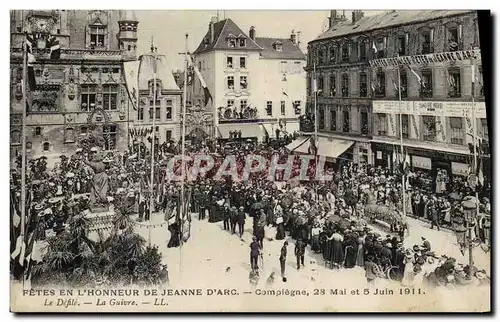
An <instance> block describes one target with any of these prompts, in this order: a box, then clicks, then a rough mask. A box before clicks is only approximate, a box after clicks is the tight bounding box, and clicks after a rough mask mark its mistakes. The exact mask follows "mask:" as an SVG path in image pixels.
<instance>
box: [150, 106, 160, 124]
mask: <svg viewBox="0 0 500 322" xmlns="http://www.w3.org/2000/svg"><path fill="white" fill-rule="evenodd" d="M153 110H156V113H155V114H156V115H155V120H156V121H159V120H160V119H161V115H160V110H161V109H160V105H159V104H157V105H156V106H155V107H150V108H149V120H150V121H152V120H153Z"/></svg>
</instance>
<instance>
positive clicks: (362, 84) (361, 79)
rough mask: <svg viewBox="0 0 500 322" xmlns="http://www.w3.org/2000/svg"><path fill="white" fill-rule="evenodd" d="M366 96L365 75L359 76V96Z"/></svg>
mask: <svg viewBox="0 0 500 322" xmlns="http://www.w3.org/2000/svg"><path fill="white" fill-rule="evenodd" d="M367 95H368V84H367V77H366V73H361V74H359V96H360V97H366V96H367Z"/></svg>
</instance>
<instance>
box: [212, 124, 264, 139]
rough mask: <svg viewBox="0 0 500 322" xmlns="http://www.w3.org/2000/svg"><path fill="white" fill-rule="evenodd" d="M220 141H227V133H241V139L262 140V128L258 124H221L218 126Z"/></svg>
mask: <svg viewBox="0 0 500 322" xmlns="http://www.w3.org/2000/svg"><path fill="white" fill-rule="evenodd" d="M218 130H219V134H220V137H221V138H222V139H229V132H231V131H236V132H238V131H241V138H258V139H260V138H262V136H263V128H262V126H261V125H260V124H255V123H253V124H221V125H219V126H218Z"/></svg>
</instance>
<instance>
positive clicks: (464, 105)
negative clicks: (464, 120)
mask: <svg viewBox="0 0 500 322" xmlns="http://www.w3.org/2000/svg"><path fill="white" fill-rule="evenodd" d="M472 107H473V105H472V102H429V101H425V102H422V101H402V102H399V101H373V113H399V112H400V111H401V112H402V113H403V114H415V115H429V116H437V115H440V116H451V117H464V116H465V115H466V114H471V113H472ZM474 109H475V114H476V118H486V104H485V102H475V103H474Z"/></svg>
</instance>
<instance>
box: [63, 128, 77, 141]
mask: <svg viewBox="0 0 500 322" xmlns="http://www.w3.org/2000/svg"><path fill="white" fill-rule="evenodd" d="M72 142H75V130H74V129H73V128H71V127H69V128H67V129H66V131H64V143H72Z"/></svg>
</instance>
